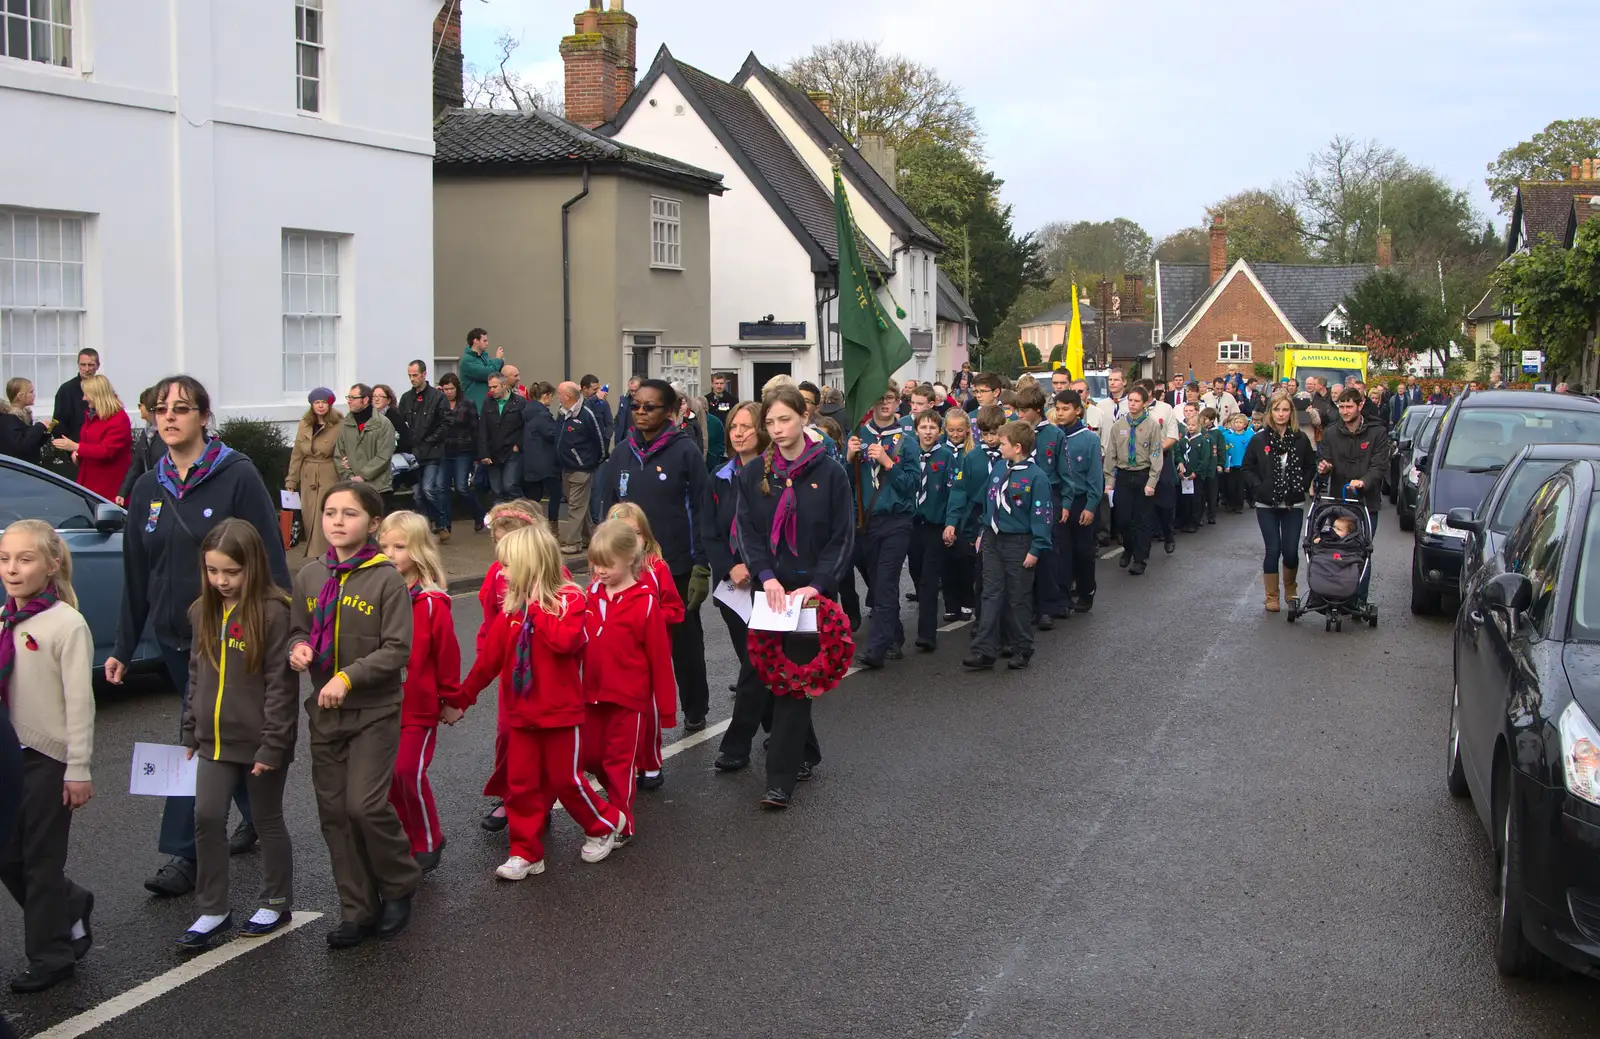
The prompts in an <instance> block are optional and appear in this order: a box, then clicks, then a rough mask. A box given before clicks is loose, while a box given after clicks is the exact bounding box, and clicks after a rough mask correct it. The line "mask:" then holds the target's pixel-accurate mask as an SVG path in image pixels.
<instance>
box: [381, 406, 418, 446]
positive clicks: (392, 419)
mask: <svg viewBox="0 0 1600 1039" xmlns="http://www.w3.org/2000/svg"><path fill="white" fill-rule="evenodd" d="M379 414H381V415H383V417H384V418H386V419H388V420H389V425H391V426H393V427H394V449H395V450H396V451H398V452H399V453H401V454H405V455H409V454H414V453H415V448H414V447H413V446H412V442H411V427H410V426H409V425H407V424H406V419H405V416H404V415H402V414H401V413H400V409H399V408H397V407H391V408H390V409H389V410H388V411H384V412H380V413H379Z"/></svg>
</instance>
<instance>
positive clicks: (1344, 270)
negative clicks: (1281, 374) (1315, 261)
mask: <svg viewBox="0 0 1600 1039" xmlns="http://www.w3.org/2000/svg"><path fill="white" fill-rule="evenodd" d="M1250 269H1251V270H1252V271H1254V272H1255V276H1256V279H1257V280H1259V281H1260V282H1261V287H1262V288H1264V289H1266V290H1267V292H1268V293H1269V294H1270V295H1271V296H1272V300H1273V302H1274V303H1276V304H1278V309H1279V310H1281V311H1283V314H1284V316H1285V317H1287V318H1288V319H1289V323H1290V324H1292V325H1294V327H1295V329H1296V330H1298V331H1299V333H1300V334H1301V335H1303V336H1310V337H1311V341H1312V342H1316V340H1317V327H1318V326H1319V325H1321V324H1322V319H1323V318H1325V317H1327V316H1328V313H1329V312H1330V311H1332V310H1333V308H1334V307H1337V306H1338V305H1339V303H1340V302H1341V301H1342V300H1343V299H1344V298H1345V297H1346V296H1348V295H1350V292H1351V290H1352V289H1354V288H1355V287H1356V286H1357V285H1359V284H1360V283H1361V282H1362V281H1363V280H1365V279H1366V278H1368V277H1370V276H1371V275H1372V273H1373V272H1374V271H1376V270H1377V269H1378V268H1377V267H1376V266H1374V265H1373V264H1370V263H1367V264H1355V265H1352V266H1347V267H1318V266H1313V265H1311V264H1303V263H1252V264H1250Z"/></svg>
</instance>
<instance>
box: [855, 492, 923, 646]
mask: <svg viewBox="0 0 1600 1039" xmlns="http://www.w3.org/2000/svg"><path fill="white" fill-rule="evenodd" d="M856 544H857V545H858V546H859V547H858V551H859V552H860V554H861V556H860V559H859V560H858V561H857V565H858V566H859V567H860V568H861V569H862V571H863V572H864V573H865V574H866V575H867V605H868V606H869V607H870V608H871V610H872V630H871V631H870V632H869V633H868V635H867V655H869V656H871V657H873V658H874V659H876V660H882V659H883V658H884V655H885V654H886V653H888V652H889V647H890V646H903V645H905V641H906V631H905V628H904V627H903V626H902V625H901V623H900V571H901V570H903V569H904V568H905V565H906V553H907V552H908V551H909V550H910V548H911V517H910V516H908V515H905V514H903V513H883V512H880V513H876V514H874V515H872V516H869V517H868V518H867V527H866V529H865V530H863V531H862V532H861V539H860V540H859V541H858V542H857V543H856ZM919 605H920V604H919Z"/></svg>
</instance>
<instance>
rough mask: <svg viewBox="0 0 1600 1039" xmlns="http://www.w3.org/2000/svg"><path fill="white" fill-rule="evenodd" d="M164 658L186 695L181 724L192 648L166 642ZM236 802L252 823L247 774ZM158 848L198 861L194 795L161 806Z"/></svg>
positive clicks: (237, 788)
mask: <svg viewBox="0 0 1600 1039" xmlns="http://www.w3.org/2000/svg"><path fill="white" fill-rule="evenodd" d="M161 659H162V660H163V661H164V662H165V663H166V665H167V674H168V675H170V676H172V684H173V686H174V688H176V689H177V690H178V692H179V694H180V695H181V696H182V704H183V706H182V708H181V709H180V710H179V713H178V721H179V723H180V727H181V723H182V721H183V712H184V711H187V710H188V709H189V651H188V650H186V649H173V648H172V647H171V646H168V645H162V647H161ZM233 803H234V804H236V805H238V806H239V815H240V816H241V817H243V819H244V821H245V822H247V823H248V822H250V821H251V819H250V789H249V787H247V786H246V785H245V782H244V777H243V776H240V777H239V782H238V784H237V785H235V786H234V788H233ZM252 825H254V824H253V823H252ZM158 848H159V850H160V852H161V854H163V855H175V856H177V857H178V858H180V859H187V860H189V861H190V862H193V861H195V850H194V798H192V797H169V798H167V803H166V804H165V805H164V806H163V807H162V809H161V843H160V845H158Z"/></svg>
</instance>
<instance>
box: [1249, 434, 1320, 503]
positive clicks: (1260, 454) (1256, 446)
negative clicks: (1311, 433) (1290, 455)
mask: <svg viewBox="0 0 1600 1039" xmlns="http://www.w3.org/2000/svg"><path fill="white" fill-rule="evenodd" d="M1294 452H1295V456H1296V457H1295V459H1294V462H1295V463H1296V464H1297V465H1298V466H1299V469H1300V472H1301V473H1302V474H1304V476H1305V485H1304V486H1300V487H1296V488H1295V489H1294V490H1292V491H1291V492H1290V494H1289V497H1288V500H1287V501H1273V500H1272V467H1273V466H1274V465H1279V464H1281V463H1280V462H1279V461H1278V460H1277V459H1275V458H1273V457H1272V454H1271V452H1270V451H1268V449H1267V433H1266V431H1265V430H1262V431H1261V432H1259V433H1257V434H1256V435H1255V436H1253V437H1251V438H1250V443H1249V444H1247V445H1246V446H1245V449H1244V462H1243V463H1242V464H1241V466H1240V471H1241V473H1242V475H1243V478H1244V486H1245V490H1246V491H1248V492H1249V493H1250V500H1251V501H1253V502H1255V503H1256V504H1257V505H1260V506H1262V507H1264V508H1279V507H1287V506H1290V505H1299V504H1301V503H1302V502H1304V501H1305V500H1306V494H1307V493H1308V491H1309V490H1310V488H1311V481H1312V480H1313V479H1314V478H1315V477H1316V475H1317V452H1316V449H1315V448H1313V447H1312V446H1311V438H1310V437H1308V436H1306V435H1305V434H1304V433H1303V432H1300V431H1298V430H1297V431H1296V432H1295V435H1294Z"/></svg>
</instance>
